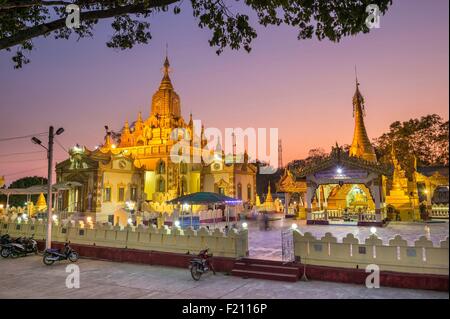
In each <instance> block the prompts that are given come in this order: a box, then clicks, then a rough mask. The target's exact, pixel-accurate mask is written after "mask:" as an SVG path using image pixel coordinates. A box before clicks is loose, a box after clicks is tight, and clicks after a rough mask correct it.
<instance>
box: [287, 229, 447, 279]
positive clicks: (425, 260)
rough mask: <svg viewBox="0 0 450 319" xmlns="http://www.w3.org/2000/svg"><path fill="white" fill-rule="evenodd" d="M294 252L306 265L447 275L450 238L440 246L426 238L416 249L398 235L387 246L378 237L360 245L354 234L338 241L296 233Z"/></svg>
mask: <svg viewBox="0 0 450 319" xmlns="http://www.w3.org/2000/svg"><path fill="white" fill-rule="evenodd" d="M293 236H294V253H295V256H296V257H297V258H300V261H301V263H304V264H306V265H308V264H309V265H318V266H329V267H342V268H362V269H364V268H365V267H366V266H367V265H369V264H376V265H378V266H379V267H380V270H381V271H395V272H405V273H424V274H439V275H447V276H448V274H449V272H448V257H449V256H448V237H447V239H446V240H445V241H442V242H441V243H440V246H439V247H436V246H433V242H432V241H430V240H428V239H427V238H426V237H424V236H422V237H420V238H419V239H418V240H417V241H415V243H414V246H408V243H407V241H406V240H405V239H403V238H402V237H401V236H399V235H397V236H395V238H393V239H391V240H390V241H389V244H388V245H383V243H382V240H381V239H379V238H378V237H377V236H376V235H372V236H370V237H369V238H367V239H366V240H365V241H364V243H360V242H359V240H358V239H357V238H355V237H354V236H353V234H347V236H346V237H345V238H343V239H342V242H338V241H337V238H336V237H333V236H332V234H331V233H326V234H325V236H324V237H322V238H321V239H317V238H316V237H314V236H313V235H312V234H311V233H309V232H307V233H305V234H304V235H302V234H301V233H300V232H299V231H297V230H296V231H294V232H293Z"/></svg>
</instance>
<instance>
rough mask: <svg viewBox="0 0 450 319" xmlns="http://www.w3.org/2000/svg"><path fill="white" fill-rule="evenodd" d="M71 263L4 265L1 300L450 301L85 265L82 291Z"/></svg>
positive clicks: (326, 285)
mask: <svg viewBox="0 0 450 319" xmlns="http://www.w3.org/2000/svg"><path fill="white" fill-rule="evenodd" d="M65 266H66V264H63V263H58V264H55V265H54V266H50V267H48V266H45V265H43V264H42V263H41V260H40V257H39V256H36V257H27V258H19V259H16V260H0V287H2V289H1V290H0V298H68V299H71V298H165V299H168V298H178V299H192V298H217V299H219V298H231V299H239V298H243V299H245V298H255V299H268V298H280V299H287V298H296V299H308V298H318V299H321V298H322V299H323V298H337V299H339V298H388V299H394V298H411V299H412V298H445V299H448V296H449V295H448V293H445V292H436V291H425V290H408V289H396V288H387V287H382V288H380V289H367V288H366V287H364V286H361V285H351V284H341V283H332V282H321V281H308V282H295V283H284V282H278V281H268V280H259V279H242V278H239V277H233V276H226V275H224V274H221V273H219V274H217V275H216V276H214V275H212V274H207V275H205V276H202V278H201V279H200V281H194V280H193V279H192V278H191V276H190V273H189V271H188V270H187V269H179V268H169V267H160V266H149V265H138V264H127V263H115V262H105V261H97V260H80V263H79V266H80V271H81V277H80V286H81V287H80V288H79V289H68V288H67V287H66V285H65V280H66V276H67V274H66V272H65Z"/></svg>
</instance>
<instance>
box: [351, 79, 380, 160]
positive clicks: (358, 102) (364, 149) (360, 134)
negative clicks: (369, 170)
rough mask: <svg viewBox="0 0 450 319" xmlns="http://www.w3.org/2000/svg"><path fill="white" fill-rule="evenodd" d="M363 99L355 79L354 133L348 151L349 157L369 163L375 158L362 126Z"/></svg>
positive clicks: (364, 128) (373, 150)
mask: <svg viewBox="0 0 450 319" xmlns="http://www.w3.org/2000/svg"><path fill="white" fill-rule="evenodd" d="M364 113H365V107H364V97H363V96H362V95H361V93H360V92H359V83H358V78H356V91H355V95H354V96H353V117H354V118H355V131H354V133H353V142H352V145H351V147H350V150H349V155H350V156H355V157H361V158H363V159H365V160H367V161H370V162H376V161H377V156H376V155H375V149H374V148H373V146H372V144H371V143H370V140H369V137H368V135H367V131H366V127H365V125H364V119H363V118H364V116H365V114H364Z"/></svg>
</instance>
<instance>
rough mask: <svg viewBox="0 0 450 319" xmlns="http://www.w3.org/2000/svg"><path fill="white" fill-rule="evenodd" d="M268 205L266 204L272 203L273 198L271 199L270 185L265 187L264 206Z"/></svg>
mask: <svg viewBox="0 0 450 319" xmlns="http://www.w3.org/2000/svg"><path fill="white" fill-rule="evenodd" d="M266 203H267V204H268V203H273V197H272V192H271V191H270V183H269V186H268V187H267V198H266V201H265V202H264V204H266Z"/></svg>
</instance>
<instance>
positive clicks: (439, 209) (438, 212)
mask: <svg viewBox="0 0 450 319" xmlns="http://www.w3.org/2000/svg"><path fill="white" fill-rule="evenodd" d="M431 218H442V219H448V205H433V206H432V207H431Z"/></svg>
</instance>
